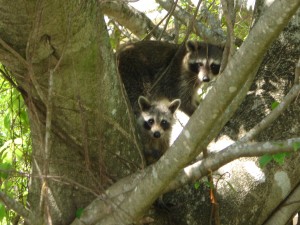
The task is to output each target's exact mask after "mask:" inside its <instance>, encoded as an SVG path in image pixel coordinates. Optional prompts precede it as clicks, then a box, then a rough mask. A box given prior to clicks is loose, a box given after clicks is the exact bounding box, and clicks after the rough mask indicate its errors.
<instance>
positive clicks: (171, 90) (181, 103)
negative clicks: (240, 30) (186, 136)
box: [117, 41, 223, 164]
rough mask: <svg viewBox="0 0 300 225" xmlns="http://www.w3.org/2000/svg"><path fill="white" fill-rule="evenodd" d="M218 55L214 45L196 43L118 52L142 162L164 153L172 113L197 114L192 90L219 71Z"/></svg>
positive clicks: (139, 45)
mask: <svg viewBox="0 0 300 225" xmlns="http://www.w3.org/2000/svg"><path fill="white" fill-rule="evenodd" d="M222 53H223V49H222V48H221V47H219V46H216V45H211V44H207V43H204V42H197V41H187V42H186V43H185V44H184V45H176V44H171V43H167V42H161V41H140V42H136V43H131V44H126V45H124V46H122V47H121V48H120V50H119V51H118V52H117V61H118V69H119V73H120V76H121V78H122V81H123V83H124V86H125V89H126V92H127V95H128V97H129V100H130V103H131V105H132V108H133V111H134V113H135V115H136V117H137V123H138V127H139V134H140V136H141V140H142V144H143V148H144V154H145V158H146V161H147V164H151V163H153V162H156V161H157V160H158V159H159V158H160V157H161V156H162V155H163V154H164V153H165V151H166V150H167V149H168V147H169V142H170V134H171V130H172V125H173V123H174V120H175V119H174V113H175V111H176V110H177V109H178V108H180V110H182V111H183V112H184V113H186V114H187V115H188V116H191V115H192V114H193V112H194V111H195V110H196V108H197V106H198V104H199V102H198V101H197V91H198V89H199V87H200V85H201V83H202V82H209V81H210V80H211V79H213V77H214V76H216V75H217V74H218V73H219V70H220V64H221V60H222ZM144 96H145V97H144Z"/></svg>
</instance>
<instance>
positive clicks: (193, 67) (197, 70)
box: [189, 63, 201, 73]
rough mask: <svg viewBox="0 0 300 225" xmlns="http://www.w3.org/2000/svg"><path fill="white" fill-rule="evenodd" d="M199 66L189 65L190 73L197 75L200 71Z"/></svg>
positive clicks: (195, 64) (197, 64)
mask: <svg viewBox="0 0 300 225" xmlns="http://www.w3.org/2000/svg"><path fill="white" fill-rule="evenodd" d="M200 66H201V65H200V64H199V63H190V64H189V68H190V70H191V71H192V72H195V73H198V72H199V69H200Z"/></svg>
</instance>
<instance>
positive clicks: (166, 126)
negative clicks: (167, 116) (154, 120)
mask: <svg viewBox="0 0 300 225" xmlns="http://www.w3.org/2000/svg"><path fill="white" fill-rule="evenodd" d="M160 125H161V127H162V128H163V129H164V130H167V129H169V128H170V123H169V122H168V121H166V120H162V121H161V122H160Z"/></svg>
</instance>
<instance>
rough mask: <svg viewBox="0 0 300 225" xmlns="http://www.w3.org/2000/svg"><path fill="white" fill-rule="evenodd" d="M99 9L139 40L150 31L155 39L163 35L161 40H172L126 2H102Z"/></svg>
mask: <svg viewBox="0 0 300 225" xmlns="http://www.w3.org/2000/svg"><path fill="white" fill-rule="evenodd" d="M100 2H101V0H100ZM101 8H102V10H103V13H104V14H106V15H107V16H109V17H112V18H114V19H115V20H117V21H118V22H119V23H120V24H122V25H123V26H125V27H126V28H128V29H129V30H130V31H132V32H133V33H134V34H135V35H136V36H138V37H139V38H144V37H145V36H146V35H147V34H148V33H149V32H150V31H151V34H152V35H153V36H154V37H155V38H156V39H158V38H159V37H160V35H161V34H163V35H162V37H163V38H165V39H167V40H172V37H171V36H170V35H168V34H167V33H166V32H165V31H164V30H161V29H160V28H159V27H157V26H156V25H155V24H153V23H152V21H151V20H150V19H149V18H148V17H147V16H146V15H145V14H144V13H141V12H139V11H138V10H136V9H135V8H133V7H131V6H130V5H128V3H126V2H122V1H103V2H101Z"/></svg>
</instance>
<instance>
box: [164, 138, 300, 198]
mask: <svg viewBox="0 0 300 225" xmlns="http://www.w3.org/2000/svg"><path fill="white" fill-rule="evenodd" d="M296 143H298V144H299V143H300V138H292V139H288V140H285V141H268V142H260V143H239V144H236V145H232V146H229V147H227V148H225V149H223V150H221V151H219V152H217V153H215V154H213V153H212V154H210V155H209V156H208V157H207V158H204V159H203V160H202V161H199V162H196V163H194V164H193V165H190V166H188V167H186V168H184V170H182V171H181V172H180V173H179V175H178V176H177V177H176V179H174V180H173V181H172V182H171V183H170V185H169V186H168V187H167V188H166V189H165V190H164V193H166V192H169V191H172V190H175V189H177V188H178V187H181V186H183V185H185V184H187V183H191V182H194V181H196V180H199V179H201V178H202V177H204V176H207V175H208V174H209V173H210V172H211V171H215V170H217V169H219V168H220V167H222V166H224V165H225V164H227V163H229V162H231V161H233V160H235V159H238V158H242V157H257V156H262V155H265V154H276V153H281V152H294V151H295V146H296Z"/></svg>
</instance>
